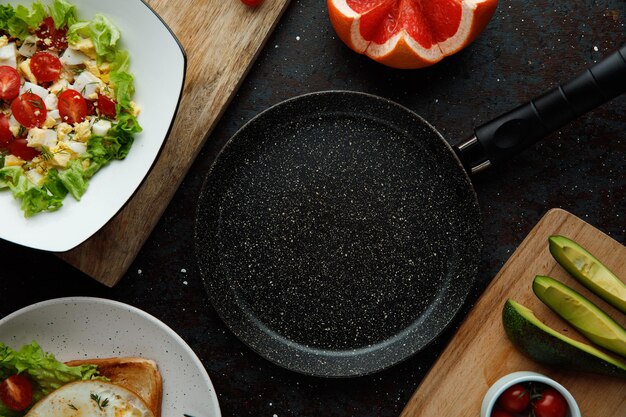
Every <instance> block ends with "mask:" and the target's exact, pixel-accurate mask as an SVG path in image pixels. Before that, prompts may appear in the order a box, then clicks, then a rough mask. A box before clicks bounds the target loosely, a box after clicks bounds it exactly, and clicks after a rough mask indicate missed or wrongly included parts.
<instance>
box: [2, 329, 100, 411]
mask: <svg viewBox="0 0 626 417" xmlns="http://www.w3.org/2000/svg"><path fill="white" fill-rule="evenodd" d="M14 374H27V375H28V376H29V379H30V380H31V381H32V382H33V403H34V402H36V401H38V400H39V399H41V398H43V397H44V396H46V395H48V394H49V393H51V392H52V391H54V390H56V389H58V388H60V387H61V386H63V385H65V384H68V383H70V382H74V381H83V380H89V379H94V378H98V371H97V369H96V365H80V366H67V365H66V364H64V363H62V362H59V361H58V360H56V358H55V357H54V355H52V354H50V353H46V352H44V351H43V349H41V347H40V346H39V345H38V344H37V342H35V341H33V342H32V343H31V344H29V345H24V346H22V347H21V348H20V350H13V349H12V348H10V347H9V346H7V345H5V344H4V343H2V342H0V379H5V378H8V377H9V376H11V375H14ZM0 403H1V402H0ZM15 415H20V414H16V413H14V412H10V410H6V409H4V410H3V409H2V408H0V416H7V417H13V416H15Z"/></svg>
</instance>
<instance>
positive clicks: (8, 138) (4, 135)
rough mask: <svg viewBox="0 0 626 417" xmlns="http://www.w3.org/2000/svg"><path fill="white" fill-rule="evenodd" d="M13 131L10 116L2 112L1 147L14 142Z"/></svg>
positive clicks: (0, 123) (0, 120)
mask: <svg viewBox="0 0 626 417" xmlns="http://www.w3.org/2000/svg"><path fill="white" fill-rule="evenodd" d="M13 139H15V138H14V137H13V133H12V132H11V129H9V118H8V117H7V115H6V114H4V113H0V148H6V147H7V146H9V144H10V143H11V142H13Z"/></svg>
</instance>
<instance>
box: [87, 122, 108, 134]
mask: <svg viewBox="0 0 626 417" xmlns="http://www.w3.org/2000/svg"><path fill="white" fill-rule="evenodd" d="M91 129H92V132H93V134H94V135H96V136H105V135H106V134H107V133H108V132H109V129H111V122H110V121H108V120H104V119H100V120H98V121H97V122H96V123H94V124H93V126H92V128H91Z"/></svg>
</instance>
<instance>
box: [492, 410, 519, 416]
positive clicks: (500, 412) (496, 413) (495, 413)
mask: <svg viewBox="0 0 626 417" xmlns="http://www.w3.org/2000/svg"><path fill="white" fill-rule="evenodd" d="M489 417H515V416H514V415H513V414H511V413H508V412H506V411H504V410H501V409H499V408H496V409H494V410H493V411H492V412H491V415H490V416H489Z"/></svg>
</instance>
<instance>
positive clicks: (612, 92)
mask: <svg viewBox="0 0 626 417" xmlns="http://www.w3.org/2000/svg"><path fill="white" fill-rule="evenodd" d="M624 92H626V44H624V45H622V46H621V47H620V48H619V49H618V50H617V51H615V52H613V53H612V54H611V55H609V56H607V57H605V58H604V59H603V60H602V61H600V62H598V63H597V64H595V65H594V66H592V67H591V68H589V69H587V70H586V71H585V72H583V73H582V74H580V75H579V76H578V77H576V78H574V79H573V80H571V81H569V82H567V83H565V84H562V85H558V86H557V87H555V88H553V89H552V90H550V91H548V92H547V93H545V94H543V95H541V96H539V97H537V98H535V99H533V100H531V101H529V102H528V103H526V104H523V105H521V106H519V107H517V108H515V109H513V110H511V111H510V112H508V113H505V114H503V115H502V116H500V117H498V118H496V119H494V120H492V121H490V122H487V123H485V124H483V125H482V126H480V127H478V128H476V129H475V130H474V137H472V138H470V139H469V140H467V141H465V142H463V143H461V144H460V145H458V146H457V147H456V149H455V150H456V152H457V154H458V155H459V157H460V158H461V161H463V164H464V165H465V167H466V169H468V170H470V171H471V172H472V173H477V172H480V171H482V170H484V169H486V168H488V167H489V166H492V165H498V164H500V163H501V162H502V161H504V160H506V159H508V158H509V157H511V156H512V155H515V154H517V153H519V152H520V151H522V150H523V149H525V148H527V147H528V146H530V145H532V144H533V143H535V142H536V141H538V140H539V139H541V138H543V137H545V136H547V135H548V134H550V133H552V132H554V131H555V130H557V129H559V128H560V127H562V126H563V125H565V124H566V123H568V122H569V121H571V120H573V119H575V118H576V117H578V116H581V115H582V114H584V113H586V112H588V111H589V110H591V109H593V108H596V107H598V106H600V105H601V104H603V103H605V102H607V101H609V100H611V99H613V98H615V97H617V96H618V95H620V94H622V93H624Z"/></svg>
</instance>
